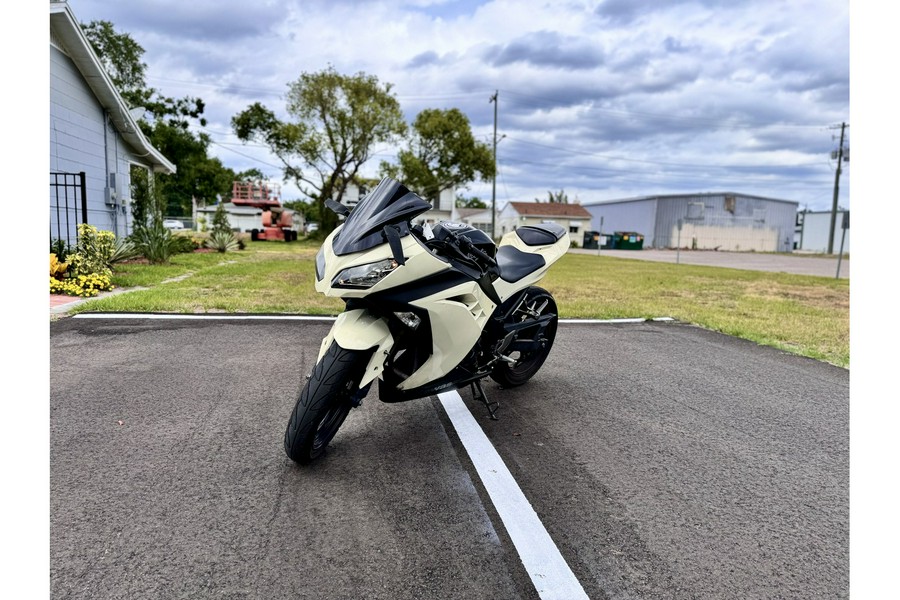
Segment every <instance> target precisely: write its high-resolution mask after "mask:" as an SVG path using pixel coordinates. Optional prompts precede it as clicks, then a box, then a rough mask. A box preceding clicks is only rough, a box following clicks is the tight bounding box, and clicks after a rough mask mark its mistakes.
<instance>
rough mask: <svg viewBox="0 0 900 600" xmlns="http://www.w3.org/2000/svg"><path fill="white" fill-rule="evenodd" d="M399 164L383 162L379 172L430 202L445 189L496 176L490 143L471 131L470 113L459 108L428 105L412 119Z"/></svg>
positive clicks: (399, 157)
mask: <svg viewBox="0 0 900 600" xmlns="http://www.w3.org/2000/svg"><path fill="white" fill-rule="evenodd" d="M407 142H408V146H407V148H405V149H403V150H401V151H400V152H399V153H398V155H397V159H398V162H397V164H389V163H387V162H382V163H381V166H380V172H381V173H382V175H388V176H390V177H393V178H395V179H398V180H400V181H402V182H403V183H404V184H405V185H406V186H407V187H409V188H410V189H413V190H416V191H417V192H418V193H419V194H420V195H421V196H423V197H424V198H425V199H427V200H429V201H431V202H437V200H438V198H439V197H440V194H441V192H442V191H444V190H447V189H454V188H457V187H461V186H465V185H467V184H469V183H471V182H472V181H475V179H482V180H489V179H490V178H491V177H493V176H494V157H493V153H492V152H491V149H490V147H489V146H488V144H486V143H483V142H478V141H476V140H475V137H474V136H473V135H472V128H471V125H470V123H469V119H468V117H466V115H465V114H464V113H463V112H462V111H461V110H459V109H458V108H451V109H447V110H441V109H437V108H428V109H425V110H423V111H422V112H420V113H419V114H418V115H417V116H416V119H415V121H414V122H413V126H412V132H411V134H410V136H409V137H408V139H407Z"/></svg>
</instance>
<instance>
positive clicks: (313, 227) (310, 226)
mask: <svg viewBox="0 0 900 600" xmlns="http://www.w3.org/2000/svg"><path fill="white" fill-rule="evenodd" d="M318 230H319V224H318V223H307V224H306V233H307V234H310V233H313V232H314V231H318Z"/></svg>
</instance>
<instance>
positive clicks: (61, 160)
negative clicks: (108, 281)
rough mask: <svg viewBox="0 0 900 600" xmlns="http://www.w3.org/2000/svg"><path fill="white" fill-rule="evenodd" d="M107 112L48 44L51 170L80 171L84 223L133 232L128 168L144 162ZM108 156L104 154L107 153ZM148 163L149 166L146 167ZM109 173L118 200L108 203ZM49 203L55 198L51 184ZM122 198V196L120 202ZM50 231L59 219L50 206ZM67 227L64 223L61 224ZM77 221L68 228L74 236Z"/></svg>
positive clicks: (69, 63)
mask: <svg viewBox="0 0 900 600" xmlns="http://www.w3.org/2000/svg"><path fill="white" fill-rule="evenodd" d="M104 122H105V113H104V110H103V107H102V106H101V105H100V103H99V101H98V100H97V99H96V97H95V96H94V95H93V93H92V91H91V89H90V88H89V87H88V85H87V82H85V80H84V77H82V75H81V73H80V72H79V71H78V69H77V68H76V67H75V65H74V63H73V62H72V61H71V60H70V59H69V57H68V56H66V55H65V54H64V53H63V52H62V51H61V50H60V49H59V48H57V47H55V46H53V45H51V46H50V171H51V172H65V173H78V172H81V171H84V173H85V184H86V196H87V209H88V210H87V212H88V223H89V224H91V225H93V226H95V227H97V228H98V229H101V230H106V231H112V232H114V233H115V234H116V235H117V236H123V235H128V234H129V233H131V214H130V209H129V208H128V207H129V206H130V202H127V200H128V199H129V198H130V196H131V194H130V189H131V185H130V168H131V164H141V165H143V166H145V167H146V166H147V164H146V163H145V162H143V161H141V160H140V159H138V158H137V157H136V156H134V155H133V153H131V152H130V149H129V146H128V145H127V144H126V143H125V142H124V140H123V139H122V137H121V136H120V135H119V134H118V133H117V132H116V131H115V129H114V128H113V127H112V126H110V127H106V126H105V124H104ZM107 157H108V158H107ZM148 168H149V167H148ZM110 173H115V174H116V188H117V190H116V191H117V194H118V202H119V204H118V206H117V207H113V206H109V205H107V204H106V186H107V181H108V176H109V174H110ZM50 193H51V198H50V203H51V205H53V204H54V203H55V202H56V199H55V198H54V197H53V190H52V188H51V192H50ZM123 200H124V201H126V202H125V204H123ZM50 225H51V231H52V232H54V235H55V232H57V231H58V230H59V229H58V227H60V225H59V224H58V223H57V222H56V215H55V212H54V211H51V215H50ZM61 227H62V229H65V223H63V224H62V226H61ZM74 228H75V225H74V224H70V226H69V229H70V230H71V231H69V232H68V233H67V235H68V238H69V240H70V241H72V242H74V240H75V232H74Z"/></svg>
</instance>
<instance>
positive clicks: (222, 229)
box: [212, 202, 232, 235]
mask: <svg viewBox="0 0 900 600" xmlns="http://www.w3.org/2000/svg"><path fill="white" fill-rule="evenodd" d="M212 233H213V235H215V234H217V233H232V231H231V223H229V222H228V213H226V212H225V205H224V204H222V203H221V202H219V204H218V206H216V212H215V213H214V214H213V222H212Z"/></svg>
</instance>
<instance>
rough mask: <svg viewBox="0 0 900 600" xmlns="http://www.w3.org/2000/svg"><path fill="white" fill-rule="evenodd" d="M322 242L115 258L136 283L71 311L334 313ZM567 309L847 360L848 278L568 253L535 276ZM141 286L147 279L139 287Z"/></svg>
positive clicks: (338, 305)
mask: <svg viewBox="0 0 900 600" xmlns="http://www.w3.org/2000/svg"><path fill="white" fill-rule="evenodd" d="M317 250H318V242H310V241H303V240H301V241H298V242H292V243H289V244H286V243H283V242H250V243H249V244H248V246H247V249H246V250H243V251H237V252H228V253H225V254H220V253H218V252H213V253H195V254H180V255H176V256H175V257H173V258H172V261H171V264H169V265H162V266H156V265H147V264H139V263H129V264H122V265H117V267H116V269H115V271H114V275H113V284H114V285H115V286H116V287H118V288H136V289H135V291H132V292H130V293H127V294H118V295H112V296H107V297H104V298H97V299H93V300H90V301H88V302H85V303H83V304H81V305H79V306H77V307H74V308H73V309H72V310H71V311H70V313H77V312H84V311H97V312H174V313H217V312H228V313H231V312H233V313H286V314H312V315H334V314H337V313H338V312H340V311H341V310H342V308H343V302H341V301H340V300H336V299H331V298H326V297H324V296H322V295H321V294H318V293H317V292H316V291H315V287H314V278H315V266H314V260H315V254H316V251H317ZM539 285H541V286H542V287H545V288H546V289H548V290H550V291H551V292H552V293H553V295H554V297H555V298H556V301H557V305H558V307H559V312H560V316H561V317H564V318H573V317H577V318H620V317H646V318H650V317H672V318H674V319H676V320H678V321H682V322H687V323H693V324H695V325H699V326H701V327H705V328H707V329H711V330H715V331H720V332H722V333H726V334H729V335H733V336H736V337H741V338H745V339H748V340H752V341H754V342H757V343H760V344H764V345H768V346H774V347H776V348H780V349H782V350H785V351H788V352H792V353H795V354H800V355H802V356H808V357H811V358H815V359H817V360H822V361H826V362H829V363H832V364H835V365H838V366H842V367H849V364H850V283H849V280H847V279H832V278H826V277H812V276H805V275H789V274H785V273H768V272H762V271H741V270H737V269H724V268H718V267H700V266H690V265H675V264H669V263H656V262H649V261H641V260H634V259H622V258H613V257H604V256H602V255H601V256H594V255H587V254H567V255H565V256H564V257H562V258H561V259H560V260H559V262H557V263H556V264H555V265H553V267H551V269H550V271H549V273H548V274H547V276H546V277H545V278H544V280H543V281H542V282H541V283H540V284H539ZM137 288H146V289H137Z"/></svg>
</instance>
